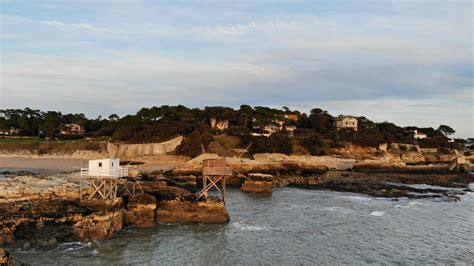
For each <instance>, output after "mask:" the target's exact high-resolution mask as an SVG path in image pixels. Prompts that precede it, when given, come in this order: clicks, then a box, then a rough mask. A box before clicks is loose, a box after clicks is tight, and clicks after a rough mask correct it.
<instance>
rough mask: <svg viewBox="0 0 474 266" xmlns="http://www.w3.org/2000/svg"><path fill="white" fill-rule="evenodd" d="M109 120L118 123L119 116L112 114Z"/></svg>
mask: <svg viewBox="0 0 474 266" xmlns="http://www.w3.org/2000/svg"><path fill="white" fill-rule="evenodd" d="M109 120H110V121H118V120H119V116H118V115H117V114H111V115H109Z"/></svg>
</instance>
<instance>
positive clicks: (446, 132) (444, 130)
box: [438, 125, 456, 136]
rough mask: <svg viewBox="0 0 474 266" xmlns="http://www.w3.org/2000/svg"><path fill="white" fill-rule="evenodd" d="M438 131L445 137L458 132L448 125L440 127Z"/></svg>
mask: <svg viewBox="0 0 474 266" xmlns="http://www.w3.org/2000/svg"><path fill="white" fill-rule="evenodd" d="M438 131H439V132H441V133H443V134H444V135H445V136H449V135H452V134H454V133H455V132H456V131H455V130H454V129H452V128H451V127H450V126H447V125H440V126H439V127H438Z"/></svg>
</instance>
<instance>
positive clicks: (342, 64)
mask: <svg viewBox="0 0 474 266" xmlns="http://www.w3.org/2000/svg"><path fill="white" fill-rule="evenodd" d="M0 3H1V10H0V18H1V22H0V23H1V24H0V30H1V32H0V33H1V34H0V35H1V42H0V51H1V53H0V59H1V64H0V109H6V108H25V107H30V108H32V109H41V110H59V111H61V112H63V113H69V112H74V113H84V114H86V116H88V117H97V116H99V115H102V116H104V117H106V116H108V115H109V114H112V113H116V114H119V115H120V116H122V115H125V114H134V113H136V112H137V111H138V110H139V109H141V108H142V107H152V106H160V105H164V104H167V105H177V104H183V105H186V106H188V107H204V106H230V107H234V108H238V107H239V106H240V105H242V104H249V105H252V106H256V105H262V106H270V107H274V108H281V107H282V106H288V107H289V108H290V109H298V110H300V111H302V112H308V111H309V110H311V109H312V108H316V107H318V108H321V109H324V110H327V111H329V113H331V114H333V115H339V114H351V115H356V116H365V117H367V118H369V119H371V120H373V121H376V122H382V121H389V122H394V123H396V124H398V125H401V126H409V125H416V126H420V127H429V126H431V127H435V128H436V127H438V126H439V125H440V124H447V125H449V126H451V127H453V128H454V129H455V130H456V134H455V136H456V137H474V117H473V116H474V112H473V111H474V86H473V83H474V80H473V77H474V52H473V44H474V41H473V12H474V7H473V1H471V0H467V1H461V0H452V1H446V0H442V1H437V0H423V1H416V0H411V1H391V0H383V1H382V0H380V1H375V0H372V1H362V0H360V1H349V0H347V1H343V0H328V1H298V0H291V1H290V0H288V1H278V0H276V1H264V0H261V1H259V0H252V1H245V0H244V1H204V0H203V1H179V0H178V1H145V0H135V1H125V0H56V1H54V0H44V1H43V0H35V1H30V0H28V1H24V0H1V1H0Z"/></svg>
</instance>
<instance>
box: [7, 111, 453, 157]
mask: <svg viewBox="0 0 474 266" xmlns="http://www.w3.org/2000/svg"><path fill="white" fill-rule="evenodd" d="M288 114H292V115H296V116H297V117H298V119H297V120H290V119H287V118H285V117H284V116H285V115H288ZM211 119H215V120H218V121H228V124H229V128H227V129H224V130H223V131H222V130H219V129H216V128H211V126H210V121H211ZM335 119H336V117H334V116H333V115H331V114H330V113H329V112H327V111H325V110H322V109H320V108H314V109H312V110H311V111H310V112H309V113H301V112H299V111H297V110H290V109H289V108H288V107H285V106H284V107H282V108H281V109H275V108H270V107H264V106H255V107H252V106H249V105H242V106H240V108H239V109H233V108H229V107H221V106H217V107H205V108H204V109H198V108H187V107H185V106H183V105H177V106H168V105H163V106H160V107H156V106H155V107H151V108H142V109H141V110H139V111H138V112H137V113H136V114H133V115H126V116H123V117H119V116H118V115H117V114H112V115H110V116H108V117H106V118H104V117H100V116H99V117H97V118H92V119H89V118H87V117H86V116H85V115H84V114H82V113H79V114H63V113H61V112H58V111H40V110H33V109H30V108H25V109H6V110H0V129H4V130H5V129H10V128H16V129H19V135H21V136H38V135H40V133H41V134H43V135H44V136H45V137H48V138H56V137H61V136H60V131H61V129H62V128H63V127H64V126H65V125H67V124H70V123H77V124H80V125H82V126H83V127H84V129H85V134H84V136H79V137H104V136H106V137H110V139H111V140H113V141H136V142H139V141H148V142H151V141H156V142H159V141H165V140H168V139H170V138H172V137H173V136H176V135H184V136H191V135H192V136H194V138H196V136H199V141H201V142H203V141H204V143H205V142H206V141H205V140H206V139H209V136H212V135H217V134H222V133H225V134H228V135H234V136H238V137H239V138H241V139H242V142H253V143H254V149H260V150H262V151H268V152H275V151H274V150H273V149H274V148H275V147H276V149H277V150H278V151H284V152H285V153H289V152H291V151H290V147H294V142H295V141H294V140H291V139H298V144H300V145H302V146H304V147H305V148H306V149H307V150H309V151H310V152H311V153H312V154H318V153H323V152H321V151H322V148H321V147H329V148H331V147H332V148H334V147H337V146H338V145H340V144H341V143H343V142H350V143H354V144H357V145H360V146H366V147H377V146H378V145H379V144H380V143H394V142H401V143H411V144H415V143H418V144H420V146H422V147H423V146H425V147H450V145H451V144H449V143H448V138H447V136H449V135H450V134H453V133H454V132H455V131H454V130H453V129H452V128H451V127H449V126H446V125H441V126H439V127H438V128H437V129H434V128H418V127H400V126H397V125H395V124H394V123H390V122H381V123H376V122H373V121H371V120H369V119H367V118H366V117H358V118H357V120H358V130H357V131H352V130H350V129H342V130H337V129H336V126H335V123H334V121H335ZM277 123H284V124H285V125H287V126H289V125H291V126H294V127H296V130H294V131H293V132H292V133H291V134H290V132H287V131H285V130H283V131H281V132H277V133H275V134H273V135H271V136H270V137H269V138H262V137H255V136H252V135H251V132H252V131H254V130H255V129H258V128H263V127H265V126H268V125H276V124H277ZM415 129H417V130H419V131H422V132H423V133H425V134H427V135H428V138H426V139H424V140H416V139H415V138H414V135H413V130H415ZM451 146H452V145H451Z"/></svg>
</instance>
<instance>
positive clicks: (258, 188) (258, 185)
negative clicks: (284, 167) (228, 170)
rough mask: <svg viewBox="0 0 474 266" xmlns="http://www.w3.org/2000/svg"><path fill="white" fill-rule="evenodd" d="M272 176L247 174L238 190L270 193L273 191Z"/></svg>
mask: <svg viewBox="0 0 474 266" xmlns="http://www.w3.org/2000/svg"><path fill="white" fill-rule="evenodd" d="M273 183H274V182H273V176H272V175H268V174H249V176H248V179H246V180H245V182H244V183H243V184H242V187H241V188H240V190H242V191H245V192H254V193H271V192H272V191H273Z"/></svg>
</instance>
